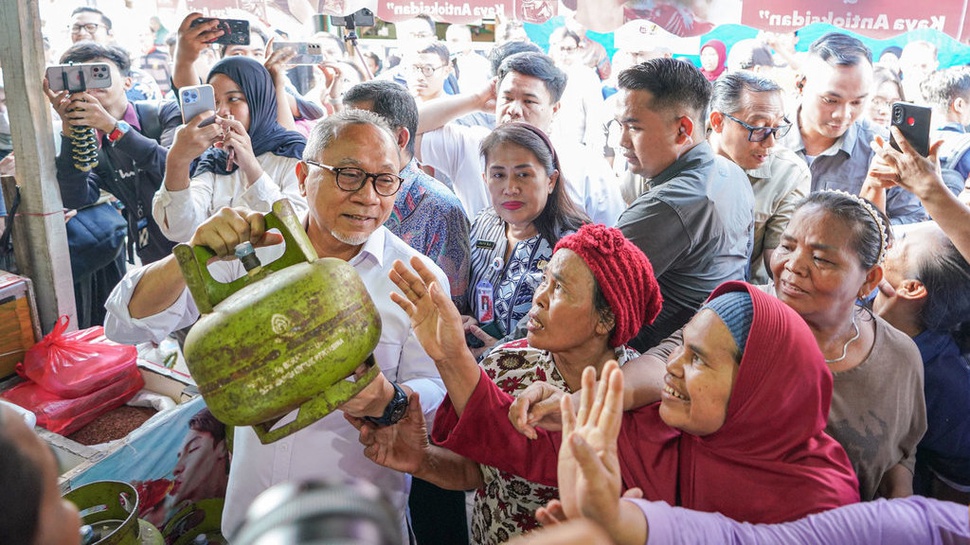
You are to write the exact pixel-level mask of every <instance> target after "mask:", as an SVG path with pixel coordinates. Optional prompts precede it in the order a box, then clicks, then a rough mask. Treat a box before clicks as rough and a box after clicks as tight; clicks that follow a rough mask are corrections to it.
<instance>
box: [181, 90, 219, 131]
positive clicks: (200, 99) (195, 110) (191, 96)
mask: <svg viewBox="0 0 970 545" xmlns="http://www.w3.org/2000/svg"><path fill="white" fill-rule="evenodd" d="M179 104H181V106H182V123H188V122H189V121H192V119H193V118H194V117H195V116H197V115H199V114H201V113H202V112H206V111H210V110H211V111H213V112H215V110H216V95H215V93H214V92H213V91H212V86H211V85H208V84H206V85H192V86H190V87H183V88H181V89H179ZM215 120H216V117H215V115H213V116H212V117H210V118H208V119H206V120H205V121H203V122H202V123H199V126H200V127H204V126H206V125H211V124H212V122H214V121H215Z"/></svg>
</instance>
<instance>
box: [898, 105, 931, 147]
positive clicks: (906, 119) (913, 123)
mask: <svg viewBox="0 0 970 545" xmlns="http://www.w3.org/2000/svg"><path fill="white" fill-rule="evenodd" d="M931 112H932V109H931V108H929V107H927V106H917V105H916V104H912V103H909V102H894V103H893V108H892V119H891V123H892V125H893V126H894V127H898V128H899V131H900V132H901V133H903V137H904V138H906V141H907V142H909V145H910V146H913V148H914V149H915V150H916V152H917V153H919V154H920V155H922V156H923V157H926V156H927V155H929V154H930V113H931ZM889 144H890V145H891V146H892V147H894V148H895V149H896V150H897V151H901V150H899V144H897V143H896V140H895V139H894V138H892V135H890V138H889Z"/></svg>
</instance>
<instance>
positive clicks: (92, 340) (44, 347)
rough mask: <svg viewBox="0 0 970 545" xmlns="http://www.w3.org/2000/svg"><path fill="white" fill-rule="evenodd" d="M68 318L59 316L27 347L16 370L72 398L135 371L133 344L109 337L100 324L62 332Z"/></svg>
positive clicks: (88, 392)
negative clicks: (119, 341) (42, 335)
mask: <svg viewBox="0 0 970 545" xmlns="http://www.w3.org/2000/svg"><path fill="white" fill-rule="evenodd" d="M68 323H70V318H68V317H67V316H61V317H60V319H59V320H58V321H57V323H56V324H55V325H54V330H53V331H51V332H50V333H48V334H47V335H45V336H44V338H43V339H41V341H40V342H39V343H37V344H35V345H34V346H32V347H30V348H29V349H28V350H27V353H26V354H25V355H24V361H23V363H21V364H18V365H17V374H18V375H20V376H21V377H24V378H29V379H30V380H32V381H34V382H36V383H37V384H38V385H39V386H40V387H41V388H44V389H45V390H47V391H48V392H50V393H52V394H56V395H58V396H60V397H67V398H75V397H80V396H84V395H86V394H90V393H91V392H94V391H95V390H97V389H98V388H100V387H102V385H104V384H106V383H108V382H111V381H113V380H114V379H115V377H117V376H119V375H121V374H122V373H125V372H130V370H131V369H135V370H136V371H137V366H136V364H135V360H136V359H137V357H138V350H137V349H136V348H135V347H134V346H129V345H126V344H118V343H116V342H113V341H109V340H108V339H107V338H106V337H105V336H104V328H103V327H101V326H96V327H90V328H88V329H83V330H81V331H73V332H71V333H65V330H67V326H68Z"/></svg>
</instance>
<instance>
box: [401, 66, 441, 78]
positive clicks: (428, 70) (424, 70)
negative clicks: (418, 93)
mask: <svg viewBox="0 0 970 545" xmlns="http://www.w3.org/2000/svg"><path fill="white" fill-rule="evenodd" d="M445 66H447V65H446V64H443V65H441V66H431V65H428V64H423V65H421V64H412V65H411V66H409V67H408V70H410V71H411V72H412V73H416V72H421V75H422V76H424V77H426V78H430V77H431V76H433V75H434V73H435V72H437V71H438V70H441V69H442V68H444V67H445Z"/></svg>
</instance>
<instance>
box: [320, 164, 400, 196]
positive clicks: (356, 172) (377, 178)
mask: <svg viewBox="0 0 970 545" xmlns="http://www.w3.org/2000/svg"><path fill="white" fill-rule="evenodd" d="M303 162H304V163H306V164H308V165H313V166H315V167H320V168H323V169H326V170H329V171H330V172H333V176H334V178H335V179H336V182H337V187H339V188H340V189H342V190H344V191H348V192H351V193H352V192H354V191H359V190H360V188H362V187H364V184H366V183H367V180H371V181H372V183H373V184H374V191H376V192H377V194H378V195H380V196H382V197H390V196H392V195H394V194H395V193H397V192H398V190H399V189H401V184H402V183H404V178H401V177H400V176H398V175H397V174H391V173H389V172H379V173H377V174H374V173H372V172H367V171H366V170H364V169H362V168H357V167H332V166H330V165H325V164H323V163H319V162H317V161H312V160H306V161H303Z"/></svg>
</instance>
